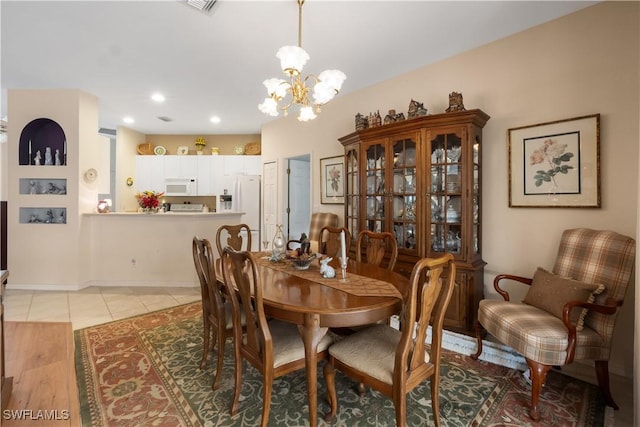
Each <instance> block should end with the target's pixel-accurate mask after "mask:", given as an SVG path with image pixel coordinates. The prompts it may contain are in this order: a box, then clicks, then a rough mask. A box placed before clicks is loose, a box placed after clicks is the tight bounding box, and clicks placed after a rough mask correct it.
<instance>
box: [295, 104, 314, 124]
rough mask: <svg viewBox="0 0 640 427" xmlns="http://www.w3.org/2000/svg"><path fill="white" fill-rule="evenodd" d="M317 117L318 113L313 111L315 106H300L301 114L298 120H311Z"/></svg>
mask: <svg viewBox="0 0 640 427" xmlns="http://www.w3.org/2000/svg"><path fill="white" fill-rule="evenodd" d="M316 117H318V116H316V113H314V112H313V107H310V106H306V107H302V108H300V115H299V116H298V120H300V121H301V122H308V121H309V120H313V119H315V118H316Z"/></svg>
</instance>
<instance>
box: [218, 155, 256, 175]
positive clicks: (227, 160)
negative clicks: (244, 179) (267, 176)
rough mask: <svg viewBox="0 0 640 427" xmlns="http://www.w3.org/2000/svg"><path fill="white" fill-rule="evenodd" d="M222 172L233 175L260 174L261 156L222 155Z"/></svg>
mask: <svg viewBox="0 0 640 427" xmlns="http://www.w3.org/2000/svg"><path fill="white" fill-rule="evenodd" d="M222 158H223V159H224V163H223V170H224V172H223V174H224V175H226V176H233V175H262V157H261V156H222Z"/></svg>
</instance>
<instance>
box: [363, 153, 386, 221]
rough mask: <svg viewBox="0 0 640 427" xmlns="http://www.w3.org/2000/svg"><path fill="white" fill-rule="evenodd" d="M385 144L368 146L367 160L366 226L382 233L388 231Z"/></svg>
mask: <svg viewBox="0 0 640 427" xmlns="http://www.w3.org/2000/svg"><path fill="white" fill-rule="evenodd" d="M385 151H386V150H385V145H384V142H380V143H374V144H371V145H369V146H367V148H366V158H365V159H364V160H365V179H366V183H365V193H364V199H365V200H364V202H365V227H366V229H367V230H369V231H374V232H376V233H380V232H382V231H387V230H386V229H385V226H384V221H385V195H386V188H385V167H386V165H385V159H386V155H385V154H386V153H385Z"/></svg>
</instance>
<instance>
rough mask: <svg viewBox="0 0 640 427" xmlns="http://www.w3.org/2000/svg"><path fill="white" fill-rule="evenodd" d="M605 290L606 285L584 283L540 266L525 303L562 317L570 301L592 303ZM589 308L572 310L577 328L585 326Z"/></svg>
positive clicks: (571, 316)
mask: <svg viewBox="0 0 640 427" xmlns="http://www.w3.org/2000/svg"><path fill="white" fill-rule="evenodd" d="M602 291H604V285H601V284H595V283H584V282H580V281H577V280H573V279H571V278H569V277H562V276H558V275H556V274H553V273H550V272H548V271H547V270H545V269H544V268H540V267H538V269H537V270H536V273H535V274H534V276H533V281H532V283H531V287H530V288H529V291H528V292H527V295H526V296H525V298H524V300H523V301H522V302H524V303H525V304H529V305H532V306H534V307H537V308H540V309H542V310H544V311H546V312H548V313H550V314H553V315H554V316H555V317H557V318H558V319H562V309H563V307H564V305H565V304H566V303H568V302H569V301H581V302H590V303H592V302H593V301H594V300H595V296H596V295H598V294H600V293H602ZM587 311H588V310H587V309H586V308H584V309H574V310H571V315H570V319H571V323H573V324H574V325H576V330H578V331H581V330H582V328H583V327H584V318H585V316H586V315H587Z"/></svg>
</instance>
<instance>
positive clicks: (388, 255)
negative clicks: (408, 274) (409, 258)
mask: <svg viewBox="0 0 640 427" xmlns="http://www.w3.org/2000/svg"><path fill="white" fill-rule="evenodd" d="M397 259H398V242H397V241H396V237H395V236H394V235H393V233H390V232H388V231H383V232H380V233H376V232H373V231H369V230H362V231H361V232H360V233H358V237H357V238H356V261H358V262H364V263H367V264H375V265H378V266H381V265H382V264H383V262H385V260H387V261H386V268H387V269H388V270H389V271H393V269H394V267H395V266H396V260H397Z"/></svg>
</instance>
